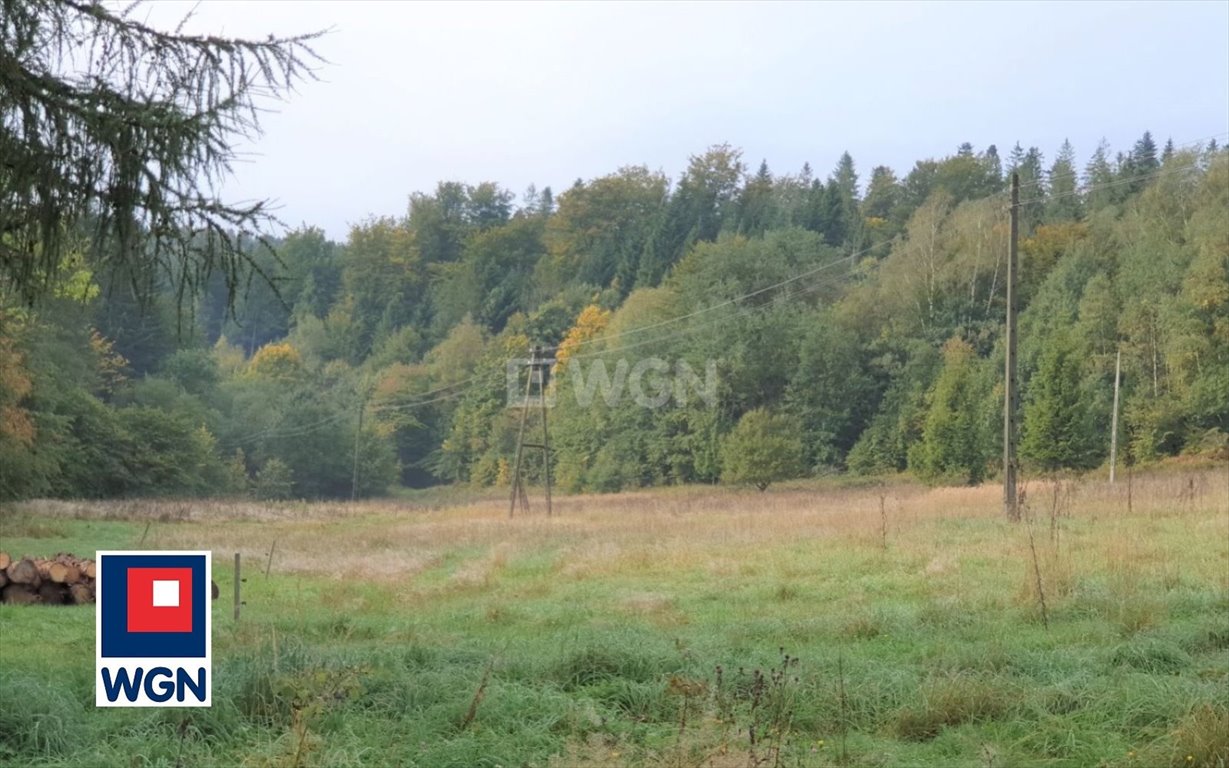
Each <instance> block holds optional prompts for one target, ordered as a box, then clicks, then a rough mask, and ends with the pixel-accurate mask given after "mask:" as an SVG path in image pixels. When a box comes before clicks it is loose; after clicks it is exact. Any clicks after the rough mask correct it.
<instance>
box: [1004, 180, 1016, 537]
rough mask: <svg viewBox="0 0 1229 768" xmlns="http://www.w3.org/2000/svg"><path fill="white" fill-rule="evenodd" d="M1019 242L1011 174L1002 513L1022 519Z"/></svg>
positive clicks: (1013, 181)
mask: <svg viewBox="0 0 1229 768" xmlns="http://www.w3.org/2000/svg"><path fill="white" fill-rule="evenodd" d="M1019 238H1020V174H1018V173H1012V174H1011V239H1010V241H1009V242H1008V246H1007V361H1006V366H1005V367H1006V370H1005V371H1004V374H1005V376H1004V379H1005V381H1004V385H1003V511H1004V512H1005V513H1006V514H1007V519H1009V520H1019V519H1020V508H1019V506H1018V505H1017V502H1016V401H1017V400H1018V399H1019V393H1018V392H1017V391H1016V259H1017V253H1018V251H1017V248H1018V246H1019Z"/></svg>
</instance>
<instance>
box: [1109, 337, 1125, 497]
mask: <svg viewBox="0 0 1229 768" xmlns="http://www.w3.org/2000/svg"><path fill="white" fill-rule="evenodd" d="M1121 378H1122V350H1118V356H1117V358H1115V360H1114V415H1113V416H1111V417H1110V485H1113V484H1114V475H1115V473H1116V472H1117V471H1118V386H1119V382H1120V381H1121Z"/></svg>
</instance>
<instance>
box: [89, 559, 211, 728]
mask: <svg viewBox="0 0 1229 768" xmlns="http://www.w3.org/2000/svg"><path fill="white" fill-rule="evenodd" d="M210 566H211V560H210V553H208V552H99V553H98V583H97V594H98V615H97V619H96V622H97V635H96V646H97V649H96V650H97V656H98V676H97V680H96V684H95V694H94V699H95V703H96V704H97V705H98V706H100V707H208V706H209V705H210V700H211V696H210V689H211V685H210V675H211V674H212V671H211V669H210V663H209V660H210V640H211V633H210V632H211V628H212V622H211V620H210V614H211V606H210V591H209V590H210V581H209V579H210Z"/></svg>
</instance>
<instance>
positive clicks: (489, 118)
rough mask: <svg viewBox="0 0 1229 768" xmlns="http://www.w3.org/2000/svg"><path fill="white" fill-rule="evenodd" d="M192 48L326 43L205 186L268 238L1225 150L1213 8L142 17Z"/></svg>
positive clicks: (343, 6)
mask: <svg viewBox="0 0 1229 768" xmlns="http://www.w3.org/2000/svg"><path fill="white" fill-rule="evenodd" d="M193 7H195V8H196V10H195V14H194V16H193V18H192V19H191V20H190V21H189V23H188V24H187V26H186V29H187V30H188V31H194V32H210V33H224V34H227V35H233V36H248V37H265V36H267V35H269V34H276V35H288V34H294V33H299V32H307V31H315V30H322V29H328V30H329V32H328V34H326V35H325V36H324V37H323V38H322V39H320V40H319V41H318V43H317V44H316V45H315V48H316V50H317V52H318V53H319V54H320V55H321V56H322V57H323V58H324V59H326V60H327V62H328V63H326V64H322V65H321V66H320V68H319V71H318V75H319V79H318V80H317V81H314V82H306V83H304V84H303V85H302V86H301V87H300V88H299V89H298V91H297V93H295V94H294V95H293V96H291V98H290V99H289V100H287V101H284V102H272V103H266V104H265V105H264V106H267V107H269V108H270V109H271V110H272V111H271V112H270V113H269V114H267V115H266V116H265V118H264V120H263V128H264V134H263V136H262V137H260V138H259V139H258V140H256V141H255V142H253V143H250V144H246V145H244V146H243V147H242V151H243V152H244V159H243V161H242V162H240V163H238V164H236V166H235V174H234V177H233V178H232V179H230V180H229V181H228V182H227V183H226V185H225V187H224V190H223V192H224V197H226V198H227V199H230V200H240V199H256V198H259V199H272V200H273V201H274V202H275V204H276V205H277V206H278V208H277V214H278V215H279V217H280V218H281V219H282V220H283V221H285V222H286V223H287V224H288V225H290V226H292V227H295V226H299V225H301V224H308V225H312V226H318V227H321V228H323V229H324V230H325V231H326V232H327V233H328V234H329V235H330V236H331V237H333V238H335V239H338V240H344V238H345V236H346V233H347V232H348V231H349V228H350V225H352V224H355V223H358V222H361V221H362V220H364V219H365V218H367V217H369V216H372V215H379V216H383V215H392V216H401V215H404V214H405V212H406V210H407V203H408V197H409V195H410V193H412V192H416V191H425V192H429V191H431V190H432V189H434V187H435V185H436V183H437V182H438V181H441V180H455V181H463V182H468V183H471V184H477V183H479V182H482V181H495V182H498V183H499V184H500V185H502V186H503V187H505V188H507V189H509V190H511V191H513V192H515V193H516V194H517V197H518V198H519V197H520V195H521V193H522V192H523V191H524V190H525V189H526V187H528V186H529V185H530V184H535V185H536V186H537V187H538V188H539V189H541V188H542V187H545V186H550V187H551V188H552V189H553V190H554V191H555V192H556V193H558V192H560V191H562V190H564V189H566V188H567V187H568V186H570V185H571V184H572V183H573V182H574V181H575V180H576V179H578V178H581V179H591V178H595V177H597V176H601V175H604V174H607V173H611V172H613V171H615V170H616V169H618V168H619V167H621V166H626V165H646V166H648V167H649V168H650V169H652V170H660V171H662V172H664V173H666V174H667V175H668V176H670V177H671V178H677V176H678V174H679V173H680V172H681V171H682V170H683V169H684V167H685V166H686V164H687V159H688V157H689V156H690V155H694V154H699V153H701V152H703V151H704V149H705V148H706V147H708V146H710V145H712V144H718V143H729V144H731V145H733V146H734V147H738V148H741V149H742V151H743V158H744V161H745V162H746V164H747V165H748V166H749V168H750V170H751V171H754V170H755V169H756V168H757V167H758V166H759V163H760V161H761V160H766V161H767V162H768V165H769V168H770V169H771V170H772V171H773V172H774V173H796V172H797V171H798V170H799V169H800V168H801V167H802V165H803V163H804V162H810V163H811V165H812V166H813V167H814V168H815V170H816V172H817V175H820V176H826V175H827V173H828V172H829V171H830V170H831V169H832V168H833V167H834V166H835V165H836V161H837V159H838V158H839V157H840V154H841V153H842V152H844V151H849V152H850V153H851V154H852V155H853V158H854V161H855V163H856V165H857V168H858V171H859V173H860V174H861V176H862V179H863V181H865V180H866V179H867V178H869V175H870V170H871V169H872V168H873V167H874V166H876V165H888V166H891V167H892V168H894V169H896V170H897V172H898V173H901V174H904V173H907V172H908V170H909V169H910V168H911V167H912V166H913V163H914V162H915V161H917V160H919V159H923V158H928V157H943V156H945V155H948V154H952V153H954V152H955V150H956V147H957V146H958V145H959V144H960V143H961V142H965V141H967V142H970V143H972V144H973V145H974V147H975V148H976V149H978V150H979V151H980V150H981V149H983V148H984V147H985V146H987V145H989V144H996V145H997V146H998V147H999V149H1000V154H1002V155H1004V156H1005V155H1006V154H1007V151H1008V150H1009V149H1010V147H1011V146H1013V145H1014V144H1015V143H1016V142H1017V141H1018V142H1020V143H1021V144H1022V145H1023V146H1025V147H1028V146H1030V145H1035V146H1037V147H1039V148H1040V149H1041V150H1042V152H1043V153H1044V155H1045V157H1046V159H1047V163H1048V162H1049V160H1050V159H1051V158H1052V157H1053V155H1054V153H1055V151H1056V150H1057V148H1058V146H1059V145H1060V144H1061V143H1062V142H1063V140H1064V139H1070V141H1071V142H1072V144H1073V145H1074V146H1075V150H1076V153H1077V156H1078V158H1079V163H1080V164H1081V165H1082V164H1083V163H1084V161H1085V160H1086V159H1087V157H1088V155H1089V154H1091V152H1092V151H1093V150H1094V149H1095V147H1096V145H1097V142H1098V141H1099V140H1100V139H1101V138H1103V137H1104V138H1105V139H1107V140H1108V141H1109V142H1110V144H1111V146H1112V148H1113V149H1114V150H1124V151H1125V150H1129V149H1130V146H1131V145H1132V144H1133V143H1134V142H1135V140H1136V139H1138V138H1139V137H1140V135H1141V134H1142V133H1143V132H1144V131H1145V130H1151V131H1152V132H1153V135H1154V136H1155V137H1157V139H1158V143H1163V141H1164V140H1165V139H1166V138H1172V139H1173V140H1174V141H1175V142H1176V143H1179V144H1181V143H1184V142H1190V141H1194V140H1201V141H1205V142H1206V140H1207V139H1208V138H1211V137H1216V138H1217V140H1218V141H1219V142H1220V143H1225V140H1226V139H1227V138H1229V2H1224V1H1219V2H1216V1H1211V0H1208V1H1204V2H1188V3H1180V2H1164V3H1143V2H1130V3H1113V2H1088V3H1058V2H1051V3H1005V2H993V3H972V2H959V3H934V4H927V3H914V2H908V3H888V2H866V3H837V2H815V3H803V2H788V3H769V2H757V3H737V2H720V3H704V2H686V3H684V2H675V3H654V2H627V3H614V2H611V3H597V2H583V3H582V2H574V3H523V4H522V3H512V2H499V3H479V2H454V3H438V4H437V3H426V2H421V3H409V2H394V1H393V0H384V1H383V2H363V1H357V0H346V1H344V2H329V1H326V0H315V1H312V0H298V1H294V0H242V1H240V0H204V2H201V3H200V4H199V5H198V4H196V3H192V2H173V1H170V0H161V1H159V2H155V3H151V4H150V5H147V6H146V7H145V8H144V10H143V11H142V13H144V14H146V16H147V17H148V20H149V21H150V22H151V23H153V24H155V25H157V26H173V25H174V24H175V23H177V22H178V21H179V19H181V18H182V17H183V16H184V15H185V14H186V13H187V12H188V11H189V10H191V9H192V8H193Z"/></svg>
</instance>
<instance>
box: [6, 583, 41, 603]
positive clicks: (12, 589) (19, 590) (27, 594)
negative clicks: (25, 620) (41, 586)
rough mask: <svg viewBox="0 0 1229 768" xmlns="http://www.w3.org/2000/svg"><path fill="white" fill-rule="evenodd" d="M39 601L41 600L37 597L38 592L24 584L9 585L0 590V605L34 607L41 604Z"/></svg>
mask: <svg viewBox="0 0 1229 768" xmlns="http://www.w3.org/2000/svg"><path fill="white" fill-rule="evenodd" d="M41 600H42V598H40V597H39V596H38V591H37V590H35V589H32V588H31V587H29V586H28V585H26V584H10V585H8V586H7V587H5V588H4V589H0V603H12V604H13V605H34V604H35V603H38V602H41Z"/></svg>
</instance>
